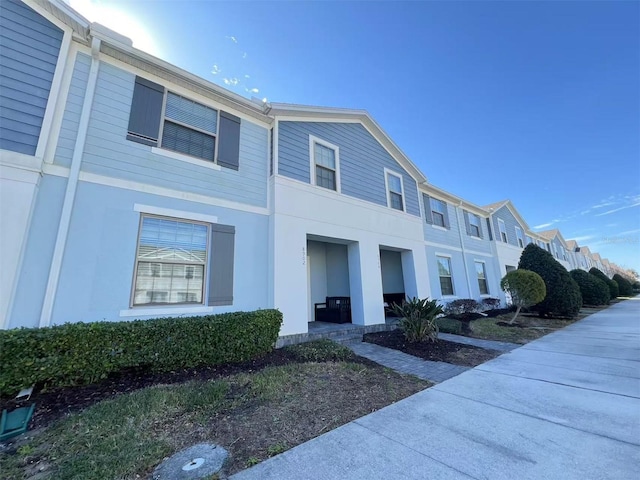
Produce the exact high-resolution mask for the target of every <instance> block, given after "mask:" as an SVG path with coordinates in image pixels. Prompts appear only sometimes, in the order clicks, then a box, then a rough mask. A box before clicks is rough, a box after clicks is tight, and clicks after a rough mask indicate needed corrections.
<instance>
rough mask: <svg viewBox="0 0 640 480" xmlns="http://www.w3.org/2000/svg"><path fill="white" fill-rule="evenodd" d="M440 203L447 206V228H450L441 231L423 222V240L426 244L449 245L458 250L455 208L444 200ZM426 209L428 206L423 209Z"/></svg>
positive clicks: (458, 238) (458, 234)
mask: <svg viewBox="0 0 640 480" xmlns="http://www.w3.org/2000/svg"><path fill="white" fill-rule="evenodd" d="M442 201H443V202H444V203H445V204H446V206H447V213H448V214H449V226H450V227H451V228H449V229H447V230H443V229H442V228H437V227H433V226H432V225H431V224H430V223H427V222H426V220H425V222H424V239H425V240H426V241H428V242H434V243H439V244H441V245H449V246H451V247H458V248H460V233H459V232H458V215H456V208H455V207H454V206H453V205H451V204H450V203H447V202H445V201H444V200H442ZM423 203H424V200H423ZM428 207H429V205H428V204H427V205H425V206H424V208H428ZM462 228H464V224H463V225H462Z"/></svg>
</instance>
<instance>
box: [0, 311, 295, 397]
mask: <svg viewBox="0 0 640 480" xmlns="http://www.w3.org/2000/svg"><path fill="white" fill-rule="evenodd" d="M281 323H282V313H280V312H279V311H277V310H258V311H255V312H233V313H224V314H220V315H207V316H201V317H185V318H182V317H181V318H159V319H155V320H135V321H131V322H94V323H66V324H64V325H57V326H53V327H46V328H22V329H13V330H0V395H10V394H15V393H17V391H18V390H19V389H20V388H23V387H27V386H29V385H33V384H39V385H42V386H44V387H66V386H72V385H80V384H88V383H95V382H97V381H99V380H101V379H103V378H106V377H107V376H108V375H109V374H111V373H114V372H118V371H120V370H123V369H127V368H134V367H144V368H149V369H151V370H153V371H157V372H167V371H171V370H177V369H182V368H191V367H197V366H202V365H217V364H223V363H230V362H241V361H245V360H249V359H251V358H254V357H257V356H259V355H263V354H266V353H268V352H270V351H271V350H273V348H274V345H275V343H276V340H277V338H278V332H279V331H280V325H281Z"/></svg>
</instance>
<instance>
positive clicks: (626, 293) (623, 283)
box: [613, 273, 633, 297]
mask: <svg viewBox="0 0 640 480" xmlns="http://www.w3.org/2000/svg"><path fill="white" fill-rule="evenodd" d="M613 281H614V282H616V283H617V284H618V289H619V291H620V295H621V296H623V297H630V296H631V295H633V288H632V287H631V282H630V281H629V280H627V279H626V278H624V277H623V276H622V275H620V274H618V273H616V274H615V275H614V276H613Z"/></svg>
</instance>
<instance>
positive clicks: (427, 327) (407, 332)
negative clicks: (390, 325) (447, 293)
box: [391, 297, 443, 342]
mask: <svg viewBox="0 0 640 480" xmlns="http://www.w3.org/2000/svg"><path fill="white" fill-rule="evenodd" d="M391 311H392V312H393V313H394V314H395V315H396V316H398V317H400V329H401V330H402V332H403V333H404V336H405V338H406V339H407V341H409V342H424V341H429V342H437V341H438V325H437V324H436V317H437V316H438V315H440V314H442V313H443V310H442V307H441V306H440V305H438V302H437V300H429V299H428V298H423V299H420V298H418V297H413V298H409V299H408V300H405V301H403V302H402V304H400V305H398V304H397V303H394V304H392V305H391Z"/></svg>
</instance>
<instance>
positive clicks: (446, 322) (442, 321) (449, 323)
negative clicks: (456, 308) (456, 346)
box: [436, 317, 462, 335]
mask: <svg viewBox="0 0 640 480" xmlns="http://www.w3.org/2000/svg"><path fill="white" fill-rule="evenodd" d="M436 324H437V325H438V332H442V333H453V334H454V335H460V334H461V333H462V322H461V321H460V320H455V319H453V318H447V317H440V318H438V319H436Z"/></svg>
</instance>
